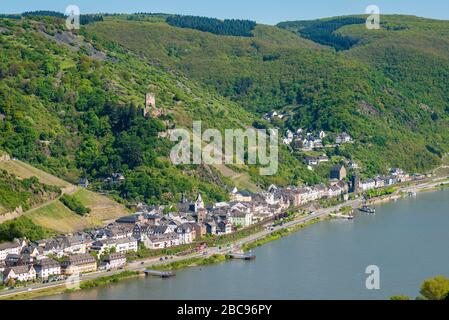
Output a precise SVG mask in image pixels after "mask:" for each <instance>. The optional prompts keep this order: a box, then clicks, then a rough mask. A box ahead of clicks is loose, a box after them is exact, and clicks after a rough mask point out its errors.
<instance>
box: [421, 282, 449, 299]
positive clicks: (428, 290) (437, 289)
mask: <svg viewBox="0 0 449 320" xmlns="http://www.w3.org/2000/svg"><path fill="white" fill-rule="evenodd" d="M420 293H421V295H422V296H423V297H424V298H425V299H427V300H443V299H444V298H446V296H447V295H448V293H449V279H448V278H446V277H444V276H436V277H435V278H433V279H427V280H425V281H424V282H423V284H422V285H421V291H420Z"/></svg>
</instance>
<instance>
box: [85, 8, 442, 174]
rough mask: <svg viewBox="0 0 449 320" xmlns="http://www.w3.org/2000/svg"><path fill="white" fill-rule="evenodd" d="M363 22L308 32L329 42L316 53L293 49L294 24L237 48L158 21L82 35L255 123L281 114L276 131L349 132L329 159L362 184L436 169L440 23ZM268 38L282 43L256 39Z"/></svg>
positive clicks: (116, 24) (311, 48) (121, 23)
mask: <svg viewBox="0 0 449 320" xmlns="http://www.w3.org/2000/svg"><path fill="white" fill-rule="evenodd" d="M365 18H366V17H362V16H356V17H337V18H329V19H325V20H323V21H324V22H323V21H318V22H313V23H307V26H308V29H307V31H308V33H307V34H308V37H309V39H312V40H313V39H317V38H318V39H323V38H324V39H326V41H327V43H326V42H325V41H321V40H320V41H321V43H320V44H318V43H316V44H315V45H313V44H311V43H313V42H311V41H309V40H304V39H303V38H301V37H298V38H297V39H298V41H299V42H296V43H295V41H294V40H292V39H291V36H292V35H295V33H292V32H291V31H293V30H295V28H297V27H298V25H300V28H303V26H304V24H303V23H300V24H298V23H297V22H286V23H282V24H280V26H282V27H283V28H286V29H288V30H281V29H279V28H275V27H269V26H264V27H263V28H265V29H264V30H265V31H264V33H262V34H260V33H259V34H257V33H256V32H254V34H255V36H253V37H243V38H242V37H229V36H219V35H213V34H210V33H207V32H201V31H197V30H188V29H181V28H176V27H173V26H169V25H167V24H164V23H163V22H161V20H160V19H159V20H157V22H144V23H143V22H139V21H128V20H126V19H123V18H121V17H107V18H106V19H105V20H104V21H103V22H99V23H95V24H91V25H88V26H87V27H86V32H87V33H89V34H92V35H93V36H94V37H95V38H97V39H107V40H112V41H114V42H115V43H118V44H120V45H122V46H124V47H126V48H127V49H129V50H131V51H132V52H135V53H136V54H139V56H141V57H142V58H145V59H146V60H147V61H150V62H152V63H157V64H161V65H162V66H164V67H165V68H167V69H170V70H177V71H179V72H181V73H182V74H184V75H186V76H187V77H189V78H191V79H195V80H197V81H200V82H201V83H203V84H204V85H205V86H207V87H208V88H210V89H213V90H215V91H217V92H219V93H220V94H222V95H224V96H225V97H227V98H229V99H231V100H233V101H235V102H237V103H239V104H240V105H242V106H243V107H244V108H245V109H246V110H249V111H251V112H252V113H254V114H256V115H258V116H260V115H261V114H263V113H264V112H267V111H271V110H273V109H280V110H283V109H288V110H289V111H291V113H292V116H291V117H289V119H288V120H287V122H286V123H284V124H282V123H281V124H279V125H281V126H282V125H285V126H286V127H290V128H292V129H296V128H298V127H303V128H307V129H310V130H326V131H330V132H334V133H338V132H342V131H347V132H349V133H350V134H351V135H352V136H353V137H355V138H356V143H355V144H353V145H350V146H345V147H343V148H340V149H336V150H335V151H331V152H330V154H329V155H343V156H345V157H347V158H353V159H355V160H357V161H358V162H360V163H361V164H362V165H363V168H364V173H365V174H366V175H373V174H375V173H378V172H385V171H386V170H387V169H388V168H389V167H392V166H399V167H403V168H405V169H407V170H409V171H425V170H428V169H430V168H432V167H435V166H436V165H438V164H439V163H440V161H441V156H442V155H443V154H444V153H445V152H447V151H448V150H449V144H448V142H447V141H448V139H447V138H448V137H449V136H448V135H449V130H448V121H449V112H448V110H447V96H448V95H447V94H448V92H447V88H449V86H448V85H447V84H448V79H447V72H448V70H449V65H448V64H447V57H448V55H447V50H446V47H447V40H448V34H447V22H444V21H434V20H428V19H421V18H416V17H405V16H400V17H396V16H392V17H388V16H383V20H382V28H383V30H380V31H377V30H367V29H366V28H364V24H363V21H364V19H365ZM314 28H319V32H314ZM112 30H114V31H115V32H112ZM256 30H257V28H256ZM280 30H281V31H280ZM276 32H279V36H276V37H279V38H283V39H287V38H288V39H290V40H288V41H278V42H276V41H273V37H271V38H270V37H267V36H264V34H267V33H271V34H276ZM285 32H287V33H285ZM288 32H290V34H289V35H288V36H287V34H288ZM323 32H328V35H329V36H328V37H327V38H326V37H324V36H323ZM281 35H282V36H281ZM316 35H318V36H316ZM348 39H353V40H354V41H349V42H348ZM325 44H335V46H337V45H338V46H340V47H339V49H340V51H339V52H336V51H335V50H334V49H333V48H332V47H327V46H323V45H325ZM343 49H349V50H343ZM410 49H411V51H410Z"/></svg>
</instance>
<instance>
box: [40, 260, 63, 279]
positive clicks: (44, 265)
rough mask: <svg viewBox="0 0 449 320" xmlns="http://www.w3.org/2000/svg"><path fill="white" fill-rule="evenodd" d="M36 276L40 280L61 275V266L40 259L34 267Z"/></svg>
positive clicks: (54, 262)
mask: <svg viewBox="0 0 449 320" xmlns="http://www.w3.org/2000/svg"><path fill="white" fill-rule="evenodd" d="M34 268H35V270H36V275H37V276H38V277H39V278H41V279H48V277H50V276H58V275H60V274H61V265H60V264H59V262H57V261H55V260H53V259H42V260H40V261H39V262H38V263H37V264H35V265H34Z"/></svg>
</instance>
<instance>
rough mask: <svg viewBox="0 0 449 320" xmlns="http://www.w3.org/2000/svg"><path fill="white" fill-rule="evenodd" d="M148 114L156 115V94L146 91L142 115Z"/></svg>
mask: <svg viewBox="0 0 449 320" xmlns="http://www.w3.org/2000/svg"><path fill="white" fill-rule="evenodd" d="M148 115H151V116H155V115H157V109H156V96H155V95H154V94H152V93H147V94H146V95H145V108H144V109H143V116H144V117H148Z"/></svg>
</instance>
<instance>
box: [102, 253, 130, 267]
mask: <svg viewBox="0 0 449 320" xmlns="http://www.w3.org/2000/svg"><path fill="white" fill-rule="evenodd" d="M125 265H126V256H125V255H124V254H123V253H111V254H110V255H108V256H107V257H106V258H105V259H104V260H103V262H102V264H101V266H102V268H104V269H107V270H110V269H119V268H123V267H124V266H125Z"/></svg>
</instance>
